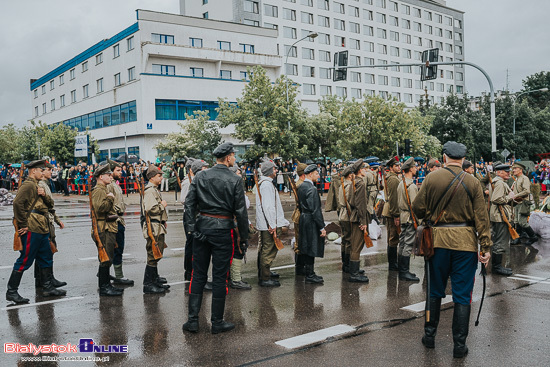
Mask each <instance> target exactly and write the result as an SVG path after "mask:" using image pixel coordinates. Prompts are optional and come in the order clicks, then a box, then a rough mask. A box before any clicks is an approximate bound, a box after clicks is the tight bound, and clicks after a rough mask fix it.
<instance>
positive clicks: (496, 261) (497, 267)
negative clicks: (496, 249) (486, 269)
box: [491, 254, 512, 277]
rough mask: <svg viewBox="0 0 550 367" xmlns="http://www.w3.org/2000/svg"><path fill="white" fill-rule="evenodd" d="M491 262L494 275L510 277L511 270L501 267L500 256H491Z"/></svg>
mask: <svg viewBox="0 0 550 367" xmlns="http://www.w3.org/2000/svg"><path fill="white" fill-rule="evenodd" d="M491 261H492V262H493V266H492V269H493V273H494V274H498V275H504V276H507V277H508V276H510V275H512V269H510V268H505V267H503V266H502V254H493V256H492V257H491Z"/></svg>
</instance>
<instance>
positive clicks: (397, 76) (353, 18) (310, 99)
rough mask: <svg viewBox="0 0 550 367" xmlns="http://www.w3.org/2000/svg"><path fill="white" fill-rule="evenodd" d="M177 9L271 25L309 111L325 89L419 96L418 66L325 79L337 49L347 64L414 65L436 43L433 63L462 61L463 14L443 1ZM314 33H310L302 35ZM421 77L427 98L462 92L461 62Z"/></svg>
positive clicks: (202, 1) (239, 0)
mask: <svg viewBox="0 0 550 367" xmlns="http://www.w3.org/2000/svg"><path fill="white" fill-rule="evenodd" d="M180 12H181V14H183V15H188V16H193V17H201V18H208V19H216V20H224V21H230V22H235V23H241V24H248V25H252V26H257V27H265V28H274V29H277V30H278V31H279V35H278V39H277V52H278V54H279V55H281V56H283V57H284V58H285V59H286V56H287V55H288V63H287V64H286V65H285V68H284V70H283V71H284V72H285V73H286V74H287V75H289V76H290V77H291V78H292V79H293V80H294V81H296V82H298V83H299V84H301V95H300V96H299V98H301V100H302V101H303V102H304V105H305V106H306V107H308V108H309V109H310V110H313V111H315V110H316V109H317V101H318V100H319V99H320V98H322V96H325V95H331V94H332V95H338V96H347V97H354V98H357V99H360V98H362V97H363V96H365V95H381V96H383V97H391V96H393V97H395V98H397V99H398V100H400V101H402V102H405V103H406V104H407V105H409V106H411V107H412V106H414V105H416V104H417V103H416V102H417V101H418V100H419V99H420V95H422V94H424V93H423V89H424V85H423V83H421V82H420V68H418V67H400V68H399V69H400V70H397V68H394V69H393V70H392V69H378V68H377V69H374V68H371V69H368V68H361V69H349V70H348V76H347V81H345V82H337V83H333V82H332V73H331V67H333V60H332V58H333V56H334V53H335V52H337V51H343V50H348V51H349V65H351V66H359V65H363V66H365V65H375V64H376V65H378V64H397V63H399V64H406V63H417V62H420V60H421V53H422V51H423V50H426V49H431V48H439V50H440V52H439V61H440V62H450V61H462V60H464V22H463V12H461V11H459V10H455V9H451V8H449V7H447V6H446V2H445V1H443V0H395V1H392V0H338V1H332V0H330V1H329V0H180ZM311 33H317V34H318V37H316V38H315V39H311V38H306V39H304V40H302V41H300V42H298V43H297V44H295V45H294V46H292V45H293V43H295V42H296V41H298V40H300V39H301V38H303V37H306V36H307V35H308V34H311ZM438 71H439V73H438V74H439V75H438V78H437V79H436V80H433V81H428V82H425V83H426V84H425V86H426V87H427V88H428V93H429V95H430V98H431V100H432V103H440V102H442V99H443V97H444V96H446V95H447V94H448V93H450V92H454V93H457V94H462V93H463V92H464V79H465V75H464V68H463V67H458V66H440V67H439V70H438Z"/></svg>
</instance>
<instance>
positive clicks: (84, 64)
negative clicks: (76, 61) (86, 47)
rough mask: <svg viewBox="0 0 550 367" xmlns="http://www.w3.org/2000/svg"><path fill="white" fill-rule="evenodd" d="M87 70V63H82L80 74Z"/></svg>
mask: <svg viewBox="0 0 550 367" xmlns="http://www.w3.org/2000/svg"><path fill="white" fill-rule="evenodd" d="M87 70H88V61H84V62H83V63H82V72H85V71H87Z"/></svg>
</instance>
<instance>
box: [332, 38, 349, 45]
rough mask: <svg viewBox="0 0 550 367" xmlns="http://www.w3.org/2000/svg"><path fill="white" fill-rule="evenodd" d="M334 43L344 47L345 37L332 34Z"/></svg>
mask: <svg viewBox="0 0 550 367" xmlns="http://www.w3.org/2000/svg"><path fill="white" fill-rule="evenodd" d="M334 45H336V46H342V47H346V37H341V36H334Z"/></svg>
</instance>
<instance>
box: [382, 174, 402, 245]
mask: <svg viewBox="0 0 550 367" xmlns="http://www.w3.org/2000/svg"><path fill="white" fill-rule="evenodd" d="M386 186H387V187H385V188H384V192H385V197H386V204H385V205H384V210H383V211H382V216H384V217H386V228H387V234H388V246H389V247H397V246H398V245H399V234H398V233H397V232H398V230H397V226H396V225H395V222H394V219H395V218H399V203H398V195H397V187H398V186H399V178H398V177H397V174H396V173H394V172H389V173H388V174H387V175H386Z"/></svg>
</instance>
